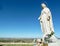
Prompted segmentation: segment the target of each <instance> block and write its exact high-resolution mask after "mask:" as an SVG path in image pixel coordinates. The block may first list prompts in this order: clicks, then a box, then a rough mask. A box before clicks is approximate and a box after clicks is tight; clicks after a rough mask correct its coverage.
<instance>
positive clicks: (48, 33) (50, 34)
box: [38, 3, 56, 42]
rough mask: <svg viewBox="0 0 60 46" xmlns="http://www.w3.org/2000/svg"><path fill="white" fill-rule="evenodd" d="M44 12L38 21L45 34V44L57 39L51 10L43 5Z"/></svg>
mask: <svg viewBox="0 0 60 46" xmlns="http://www.w3.org/2000/svg"><path fill="white" fill-rule="evenodd" d="M41 6H42V11H41V15H40V16H39V18H38V20H40V24H41V29H42V32H43V38H42V39H43V41H44V42H49V41H50V42H55V41H56V37H55V36H54V27H53V22H52V15H51V11H50V9H49V8H48V7H47V6H46V5H45V4H44V3H42V4H41Z"/></svg>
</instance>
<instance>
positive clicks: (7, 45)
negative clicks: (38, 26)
mask: <svg viewBox="0 0 60 46" xmlns="http://www.w3.org/2000/svg"><path fill="white" fill-rule="evenodd" d="M0 46H33V45H29V44H3V45H0Z"/></svg>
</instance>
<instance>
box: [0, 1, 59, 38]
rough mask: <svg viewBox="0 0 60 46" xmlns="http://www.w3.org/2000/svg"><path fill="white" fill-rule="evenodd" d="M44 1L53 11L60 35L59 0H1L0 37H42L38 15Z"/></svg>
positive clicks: (56, 29) (56, 30) (56, 33)
mask: <svg viewBox="0 0 60 46" xmlns="http://www.w3.org/2000/svg"><path fill="white" fill-rule="evenodd" d="M43 2H44V3H46V4H47V6H48V7H49V8H50V10H51V12H52V17H53V23H54V30H55V35H56V36H57V37H60V31H59V29H60V1H59V0H0V37H3V38H39V37H42V31H41V27H40V24H39V21H38V17H39V15H40V12H41V10H42V8H41V3H43Z"/></svg>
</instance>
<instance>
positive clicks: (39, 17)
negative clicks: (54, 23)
mask: <svg viewBox="0 0 60 46" xmlns="http://www.w3.org/2000/svg"><path fill="white" fill-rule="evenodd" d="M41 16H42V12H41V15H40V16H39V17H38V20H40V19H41Z"/></svg>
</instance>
